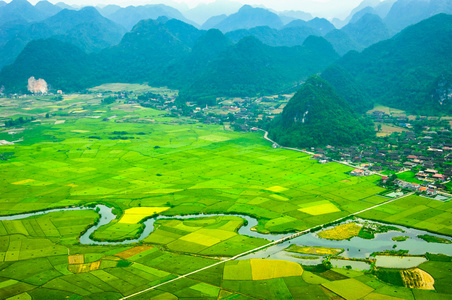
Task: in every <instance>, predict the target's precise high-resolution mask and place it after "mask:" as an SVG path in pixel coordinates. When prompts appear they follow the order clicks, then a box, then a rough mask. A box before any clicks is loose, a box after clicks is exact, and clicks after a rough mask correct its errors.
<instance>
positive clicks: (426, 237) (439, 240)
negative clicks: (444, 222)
mask: <svg viewBox="0 0 452 300" xmlns="http://www.w3.org/2000/svg"><path fill="white" fill-rule="evenodd" d="M417 237H418V238H421V239H423V240H424V241H427V242H429V243H442V244H450V243H452V241H451V240H449V239H445V238H441V237H437V236H433V235H430V234H424V235H418V236H417Z"/></svg>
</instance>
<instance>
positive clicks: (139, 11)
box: [106, 4, 190, 30]
mask: <svg viewBox="0 0 452 300" xmlns="http://www.w3.org/2000/svg"><path fill="white" fill-rule="evenodd" d="M162 16H164V17H167V18H168V19H178V20H181V21H184V22H186V23H190V21H189V20H187V19H186V18H185V17H184V16H183V15H182V13H181V12H180V11H178V10H177V9H175V8H173V7H170V6H167V5H164V4H152V5H151V4H149V5H142V6H127V7H124V8H120V9H117V10H116V11H115V12H114V13H112V14H111V15H107V16H106V17H107V18H109V19H110V20H112V21H114V22H116V23H118V24H120V25H122V26H124V27H125V28H126V29H128V30H130V29H132V28H133V27H134V26H135V25H136V24H137V23H138V22H139V21H141V20H146V19H157V18H159V17H162Z"/></svg>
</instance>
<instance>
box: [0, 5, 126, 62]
mask: <svg viewBox="0 0 452 300" xmlns="http://www.w3.org/2000/svg"><path fill="white" fill-rule="evenodd" d="M2 27H3V28H5V27H6V26H2ZM7 31H8V30H5V32H7ZM125 32H126V30H125V28H123V27H122V26H120V25H118V24H116V23H114V22H113V21H110V20H108V19H106V18H104V17H102V16H101V15H100V14H99V13H98V11H97V10H96V9H95V8H93V7H85V8H83V9H81V10H79V11H76V10H68V9H64V10H61V11H59V12H58V13H57V14H55V15H54V16H51V17H49V18H47V19H45V20H43V21H40V22H34V23H27V24H26V25H20V26H15V27H13V28H9V33H7V34H5V36H3V37H2V39H0V67H3V66H5V65H7V64H11V63H13V62H14V60H15V59H16V57H17V55H19V53H20V52H21V51H22V50H23V49H24V48H25V46H26V45H27V43H28V42H30V41H32V40H38V39H43V38H49V37H53V38H55V39H58V40H61V41H66V42H70V43H72V44H74V45H75V46H78V47H79V48H80V49H81V50H83V51H85V52H87V53H90V52H96V51H99V50H101V49H104V48H106V47H109V46H111V45H115V44H117V43H119V42H120V40H121V38H122V36H123V35H124V34H125ZM12 33H14V34H12Z"/></svg>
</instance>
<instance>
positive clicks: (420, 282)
mask: <svg viewBox="0 0 452 300" xmlns="http://www.w3.org/2000/svg"><path fill="white" fill-rule="evenodd" d="M400 274H401V275H402V279H403V282H404V283H405V286H406V287H409V288H411V289H421V290H434V289H435V288H434V286H433V284H434V283H435V280H434V279H433V277H432V275H430V274H429V273H427V272H425V271H423V270H421V269H419V268H415V269H409V270H401V271H400Z"/></svg>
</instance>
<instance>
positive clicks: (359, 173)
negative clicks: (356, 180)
mask: <svg viewBox="0 0 452 300" xmlns="http://www.w3.org/2000/svg"><path fill="white" fill-rule="evenodd" d="M350 175H352V176H364V171H363V170H361V169H354V170H353V171H351V172H350Z"/></svg>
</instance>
